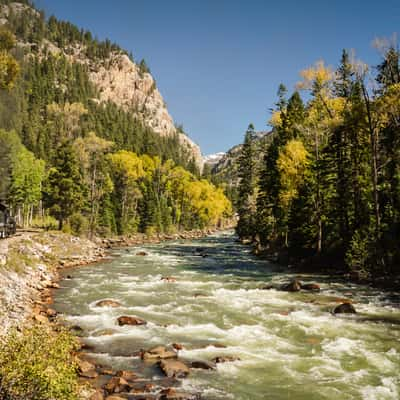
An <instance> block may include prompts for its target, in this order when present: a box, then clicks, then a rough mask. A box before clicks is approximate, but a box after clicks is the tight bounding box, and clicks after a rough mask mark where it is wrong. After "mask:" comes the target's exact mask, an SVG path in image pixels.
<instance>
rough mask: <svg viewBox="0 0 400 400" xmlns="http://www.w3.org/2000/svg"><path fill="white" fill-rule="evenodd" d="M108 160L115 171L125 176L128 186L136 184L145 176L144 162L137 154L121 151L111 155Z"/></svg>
mask: <svg viewBox="0 0 400 400" xmlns="http://www.w3.org/2000/svg"><path fill="white" fill-rule="evenodd" d="M108 159H109V160H110V162H111V165H112V168H113V171H114V172H116V173H118V174H120V175H121V176H123V178H124V180H125V183H126V184H132V183H136V181H137V180H138V179H139V178H141V177H143V176H144V175H145V171H144V168H143V160H142V159H141V158H140V157H138V156H137V154H136V153H133V152H131V151H126V150H121V151H118V152H117V153H114V154H110V155H109V156H108Z"/></svg>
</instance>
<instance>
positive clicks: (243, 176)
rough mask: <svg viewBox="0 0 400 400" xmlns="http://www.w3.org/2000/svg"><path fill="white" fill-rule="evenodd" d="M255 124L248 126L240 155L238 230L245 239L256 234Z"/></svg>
mask: <svg viewBox="0 0 400 400" xmlns="http://www.w3.org/2000/svg"><path fill="white" fill-rule="evenodd" d="M254 135H255V132H254V126H253V124H250V125H249V127H248V128H247V131H246V134H245V137H244V143H243V147H242V150H241V154H240V157H239V169H238V175H239V179H240V182H239V188H238V201H237V210H238V215H239V221H238V225H237V228H236V231H237V233H238V235H239V237H241V238H243V239H248V238H251V237H252V236H253V234H254V221H255V219H254V218H255V196H254V195H255V181H256V171H255V163H254V157H255V155H254V149H253V141H254Z"/></svg>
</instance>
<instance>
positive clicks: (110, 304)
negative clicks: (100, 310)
mask: <svg viewBox="0 0 400 400" xmlns="http://www.w3.org/2000/svg"><path fill="white" fill-rule="evenodd" d="M96 307H121V303H119V302H118V301H115V300H100V301H98V302H97V303H96Z"/></svg>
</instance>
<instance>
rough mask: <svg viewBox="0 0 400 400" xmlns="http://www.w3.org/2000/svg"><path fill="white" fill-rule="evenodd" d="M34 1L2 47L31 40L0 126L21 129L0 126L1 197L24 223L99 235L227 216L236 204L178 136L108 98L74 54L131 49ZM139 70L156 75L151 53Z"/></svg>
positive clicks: (98, 60)
mask: <svg viewBox="0 0 400 400" xmlns="http://www.w3.org/2000/svg"><path fill="white" fill-rule="evenodd" d="M0 1H2V2H3V4H9V3H10V2H8V1H6V0H0ZM24 4H26V5H28V6H29V7H30V6H31V5H30V3H29V2H27V1H26V2H24ZM29 7H20V8H19V9H18V11H16V12H14V9H13V7H10V8H9V13H8V23H7V25H6V27H7V29H8V30H7V31H6V30H0V38H3V39H4V40H2V45H3V49H2V51H3V52H8V51H9V49H10V48H11V47H12V46H13V43H14V36H15V37H16V38H17V39H18V41H21V42H24V43H29V47H28V46H26V47H24V48H19V49H17V50H13V52H14V53H15V54H14V53H13V54H14V55H15V57H16V59H18V60H19V62H20V65H21V79H19V80H17V81H16V82H15V87H14V89H13V90H11V91H7V92H6V91H0V128H4V129H6V130H7V131H13V133H10V132H6V131H0V156H1V158H0V173H1V174H2V177H4V178H3V179H1V180H0V197H1V198H3V199H5V200H8V202H9V203H10V205H11V206H12V208H13V211H14V213H17V214H20V215H22V216H23V217H21V218H20V219H21V220H23V222H21V224H22V223H23V224H24V225H29V224H32V222H33V221H35V224H39V225H43V224H44V225H45V226H47V225H46V223H44V222H43V223H42V222H40V221H38V218H35V217H36V216H37V215H41V216H42V215H45V216H46V218H47V217H50V218H56V219H57V220H58V224H59V228H62V229H64V230H68V231H71V232H75V233H78V234H88V235H89V236H92V235H95V234H101V235H112V234H117V233H120V234H121V233H124V234H129V233H134V232H137V231H138V230H141V231H143V232H161V231H162V232H168V231H171V230H178V229H192V228H198V227H206V226H209V225H212V226H216V225H218V224H220V223H222V222H223V220H224V219H225V218H226V217H227V216H228V215H229V214H230V212H231V209H230V203H229V201H228V200H227V199H226V197H225V196H224V195H223V194H222V191H221V190H220V189H219V188H216V187H215V186H213V185H211V184H209V182H206V181H202V180H200V179H199V176H200V173H199V170H198V167H197V165H196V162H195V160H194V159H193V155H192V154H191V152H190V149H187V148H186V147H185V146H182V145H181V143H180V139H179V135H178V134H177V135H175V136H162V137H161V136H160V135H159V134H157V133H155V132H154V131H152V129H150V128H148V127H146V126H145V125H144V123H143V121H142V119H141V118H139V117H138V115H142V114H143V110H142V109H137V108H135V106H132V108H131V109H129V110H125V109H123V108H122V107H119V106H117V105H116V104H115V103H113V102H101V101H100V100H99V97H100V96H99V93H98V92H97V90H96V88H95V87H94V85H93V84H92V83H91V81H90V79H89V67H88V65H86V64H84V63H77V62H76V63H75V62H71V59H70V58H69V57H68V56H69V55H70V54H72V51H73V49H77V48H80V49H81V51H82V53H83V55H86V57H88V58H89V59H90V60H91V61H92V62H93V63H92V65H91V67H93V66H94V67H96V65H98V66H100V65H101V66H105V67H106V68H107V66H108V65H109V62H110V57H111V56H112V55H113V54H116V53H118V54H122V53H124V51H123V50H122V49H120V48H119V47H118V46H116V45H114V44H112V43H111V42H110V41H109V40H105V41H103V42H100V41H98V40H97V39H95V38H93V36H92V35H91V33H90V32H88V31H84V30H80V29H78V28H77V27H76V26H74V25H73V24H71V23H68V22H64V21H60V20H58V19H57V18H55V17H50V18H49V19H46V18H45V16H44V14H43V13H37V12H33V11H32V10H31V9H30V8H29ZM54 45H55V46H57V47H58V48H59V49H60V50H61V51H60V52H59V51H58V49H57V48H55V47H54ZM7 54H8V53H7ZM28 54H29V57H28V56H27V55H28ZM138 69H139V73H140V74H141V75H142V76H143V75H144V74H146V73H150V70H149V68H148V66H147V65H146V62H145V61H144V60H142V61H141V62H140V63H139V64H138ZM153 89H155V84H154V85H153ZM181 129H182V130H183V128H180V129H178V132H180V130H181ZM42 160H43V161H42ZM181 177H184V180H183V181H182V182H178V180H179V178H181ZM52 222H54V221H49V224H50V225H52ZM50 225H49V227H50Z"/></svg>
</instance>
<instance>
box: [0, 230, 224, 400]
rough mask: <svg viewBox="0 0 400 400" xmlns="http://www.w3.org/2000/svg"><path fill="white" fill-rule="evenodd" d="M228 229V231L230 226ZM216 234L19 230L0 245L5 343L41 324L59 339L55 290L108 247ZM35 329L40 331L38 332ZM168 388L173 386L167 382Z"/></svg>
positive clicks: (83, 381) (89, 392)
mask: <svg viewBox="0 0 400 400" xmlns="http://www.w3.org/2000/svg"><path fill="white" fill-rule="evenodd" d="M225 229H226V228H225ZM216 231H217V230H196V231H188V232H181V233H179V234H173V235H167V234H158V235H152V236H146V235H141V234H138V235H134V236H131V237H121V238H108V239H96V240H94V241H90V240H87V239H83V238H79V237H74V236H71V235H68V234H64V233H61V232H19V233H18V234H17V235H15V236H13V237H11V238H7V239H4V240H1V241H0V317H1V320H2V324H1V327H0V339H1V338H2V339H1V340H3V341H4V340H7V337H8V334H9V332H15V329H13V328H16V329H17V330H18V331H25V330H26V329H28V330H27V331H29V329H31V328H29V327H34V326H42V327H43V328H44V329H45V330H47V331H48V332H49V334H50V335H53V334H54V336H55V337H57V335H58V330H59V329H60V322H61V324H63V322H62V320H60V319H59V317H58V315H57V312H56V311H55V310H54V309H53V308H52V303H53V293H54V292H53V291H54V290H55V289H58V288H59V284H58V281H59V279H60V273H61V271H62V270H65V269H66V268H71V267H78V266H82V265H87V264H92V263H95V262H97V261H100V260H103V259H104V258H106V257H107V254H108V252H107V249H110V248H119V247H124V246H134V245H143V244H153V243H160V242H164V241H170V240H178V239H189V240H190V239H194V238H201V237H204V236H206V235H209V234H212V233H214V232H216ZM33 331H35V330H34V329H33ZM82 357H84V356H83V355H79V356H74V360H75V362H76V363H77V366H78V371H79V374H80V383H81V385H82V388H86V386H87V382H88V381H89V378H88V377H85V372H83V370H84V369H85V368H87V365H88V364H87V363H86V361H83V360H82V359H81V358H82ZM166 384H168V382H166ZM92 394H93V389H91V390H84V391H83V394H82V396H81V398H82V399H87V398H91V396H92ZM94 398H96V397H94Z"/></svg>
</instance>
